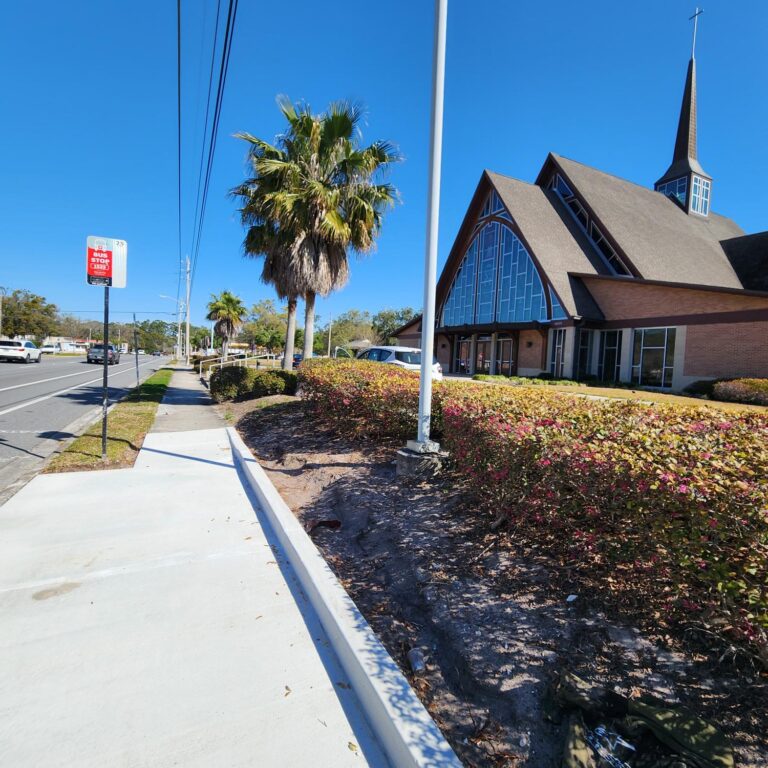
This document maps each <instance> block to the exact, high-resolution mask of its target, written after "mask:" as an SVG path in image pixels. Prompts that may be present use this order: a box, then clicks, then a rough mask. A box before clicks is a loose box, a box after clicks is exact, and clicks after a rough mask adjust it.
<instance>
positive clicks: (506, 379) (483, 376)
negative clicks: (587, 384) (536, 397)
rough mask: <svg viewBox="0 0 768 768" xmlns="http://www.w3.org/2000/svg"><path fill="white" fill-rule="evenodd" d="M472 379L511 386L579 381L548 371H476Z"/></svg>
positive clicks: (565, 384)
mask: <svg viewBox="0 0 768 768" xmlns="http://www.w3.org/2000/svg"><path fill="white" fill-rule="evenodd" d="M472 379H473V380H474V381H492V382H494V383H495V384H508V385H510V386H512V387H519V386H521V385H523V384H560V385H564V386H567V387H578V386H579V384H580V383H584V382H578V381H574V380H573V379H553V378H552V375H551V374H549V373H542V374H540V375H539V376H501V375H499V374H492V373H476V374H475V375H474V376H473V377H472Z"/></svg>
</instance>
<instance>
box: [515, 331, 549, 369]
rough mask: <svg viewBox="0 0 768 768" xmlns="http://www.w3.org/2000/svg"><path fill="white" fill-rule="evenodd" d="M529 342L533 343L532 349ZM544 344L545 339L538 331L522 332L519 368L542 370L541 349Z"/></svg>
mask: <svg viewBox="0 0 768 768" xmlns="http://www.w3.org/2000/svg"><path fill="white" fill-rule="evenodd" d="M528 342H533V343H532V345H531V346H530V347H529V346H528ZM543 344H544V337H543V336H542V335H541V334H540V333H539V332H538V331H520V347H519V350H518V353H517V367H518V368H535V369H537V370H542V364H541V349H542V345H543Z"/></svg>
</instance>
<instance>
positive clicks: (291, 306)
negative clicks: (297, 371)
mask: <svg viewBox="0 0 768 768" xmlns="http://www.w3.org/2000/svg"><path fill="white" fill-rule="evenodd" d="M295 339H296V297H295V296H292V297H291V298H290V299H288V326H287V328H286V331H285V356H284V357H283V370H284V371H292V370H293V343H294V341H295Z"/></svg>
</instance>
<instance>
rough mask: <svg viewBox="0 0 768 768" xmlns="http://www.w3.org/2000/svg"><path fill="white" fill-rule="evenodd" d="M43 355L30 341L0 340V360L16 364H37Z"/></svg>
mask: <svg viewBox="0 0 768 768" xmlns="http://www.w3.org/2000/svg"><path fill="white" fill-rule="evenodd" d="M42 357H43V353H42V351H41V350H39V349H38V348H37V347H36V346H35V345H34V344H33V343H32V342H31V341H6V340H5V339H0V360H8V361H9V362H16V363H32V362H35V363H39V362H40V360H41V358H42Z"/></svg>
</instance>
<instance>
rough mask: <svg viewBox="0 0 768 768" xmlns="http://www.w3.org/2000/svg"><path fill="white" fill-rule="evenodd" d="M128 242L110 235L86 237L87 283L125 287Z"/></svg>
mask: <svg viewBox="0 0 768 768" xmlns="http://www.w3.org/2000/svg"><path fill="white" fill-rule="evenodd" d="M127 262H128V243H126V242H125V240H115V239H114V238H111V237H94V236H93V235H91V236H89V237H88V243H87V251H86V257H85V274H86V279H87V281H88V285H104V286H111V287H112V288H125V283H126V273H127V271H128V270H127V266H128V265H127Z"/></svg>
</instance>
